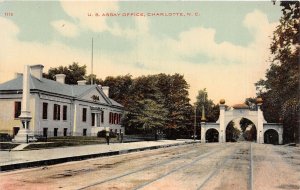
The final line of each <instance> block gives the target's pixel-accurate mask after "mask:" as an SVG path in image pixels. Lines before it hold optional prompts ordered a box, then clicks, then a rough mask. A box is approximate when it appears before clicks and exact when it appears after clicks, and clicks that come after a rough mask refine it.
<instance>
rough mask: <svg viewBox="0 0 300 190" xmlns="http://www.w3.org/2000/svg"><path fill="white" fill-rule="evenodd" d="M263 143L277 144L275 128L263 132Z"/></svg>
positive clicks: (277, 136)
mask: <svg viewBox="0 0 300 190" xmlns="http://www.w3.org/2000/svg"><path fill="white" fill-rule="evenodd" d="M264 143H265V144H274V145H278V144H279V133H278V131H277V130H275V129H268V130H266V131H265V133H264Z"/></svg>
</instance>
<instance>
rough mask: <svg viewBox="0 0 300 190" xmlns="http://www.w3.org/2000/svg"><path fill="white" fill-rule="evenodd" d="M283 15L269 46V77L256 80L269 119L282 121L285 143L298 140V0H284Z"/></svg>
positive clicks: (299, 97)
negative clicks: (271, 56)
mask: <svg viewBox="0 0 300 190" xmlns="http://www.w3.org/2000/svg"><path fill="white" fill-rule="evenodd" d="M280 6H282V7H283V8H282V13H283V15H282V17H281V19H280V24H279V25H278V26H277V28H276V30H275V31H274V33H273V39H272V43H271V46H270V50H271V54H272V55H273V58H272V60H271V66H270V68H269V69H268V70H267V72H266V79H265V80H260V81H258V82H257V83H256V87H257V89H258V90H260V93H259V94H258V95H259V96H261V97H262V98H263V100H264V104H263V106H262V109H263V111H264V113H265V118H266V120H267V121H269V122H279V121H282V122H283V124H284V139H283V140H284V142H292V141H296V142H299V132H300V130H299V127H300V123H299V118H300V115H299V111H300V91H299V80H300V79H299V48H300V42H299V38H300V32H299V20H300V8H299V1H281V2H280Z"/></svg>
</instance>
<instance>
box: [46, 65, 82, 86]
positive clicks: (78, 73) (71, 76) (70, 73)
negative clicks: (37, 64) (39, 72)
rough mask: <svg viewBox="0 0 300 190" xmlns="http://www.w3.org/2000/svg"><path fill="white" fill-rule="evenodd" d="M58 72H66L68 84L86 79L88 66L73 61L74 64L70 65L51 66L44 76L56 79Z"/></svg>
mask: <svg viewBox="0 0 300 190" xmlns="http://www.w3.org/2000/svg"><path fill="white" fill-rule="evenodd" d="M56 74H65V75H66V79H65V83H66V84H77V81H79V80H84V79H85V77H86V76H85V75H86V66H85V65H83V66H80V65H79V64H78V63H76V62H73V64H71V65H69V66H59V67H55V68H50V69H49V71H48V73H44V74H43V76H44V77H45V78H48V79H51V80H55V75H56Z"/></svg>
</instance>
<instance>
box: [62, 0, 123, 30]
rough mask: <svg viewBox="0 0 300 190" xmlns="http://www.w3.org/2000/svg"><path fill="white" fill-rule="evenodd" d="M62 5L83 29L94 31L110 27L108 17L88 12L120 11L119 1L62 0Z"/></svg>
mask: <svg viewBox="0 0 300 190" xmlns="http://www.w3.org/2000/svg"><path fill="white" fill-rule="evenodd" d="M61 6H62V8H63V9H64V11H65V12H66V13H67V14H68V15H69V16H70V17H71V18H73V20H74V21H75V22H77V23H78V25H79V26H80V28H81V29H83V30H86V29H89V30H91V31H93V32H102V31H105V30H107V29H108V28H109V26H108V24H107V22H106V17H96V16H88V14H95V13H100V14H101V13H103V12H110V11H111V12H116V11H118V9H119V7H118V3H117V2H97V1H96V2H83V1H82V2H76V3H74V2H71V1H62V2H61Z"/></svg>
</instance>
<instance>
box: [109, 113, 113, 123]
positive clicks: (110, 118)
mask: <svg viewBox="0 0 300 190" xmlns="http://www.w3.org/2000/svg"><path fill="white" fill-rule="evenodd" d="M111 115H112V113H111V112H109V124H112V116H111Z"/></svg>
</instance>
